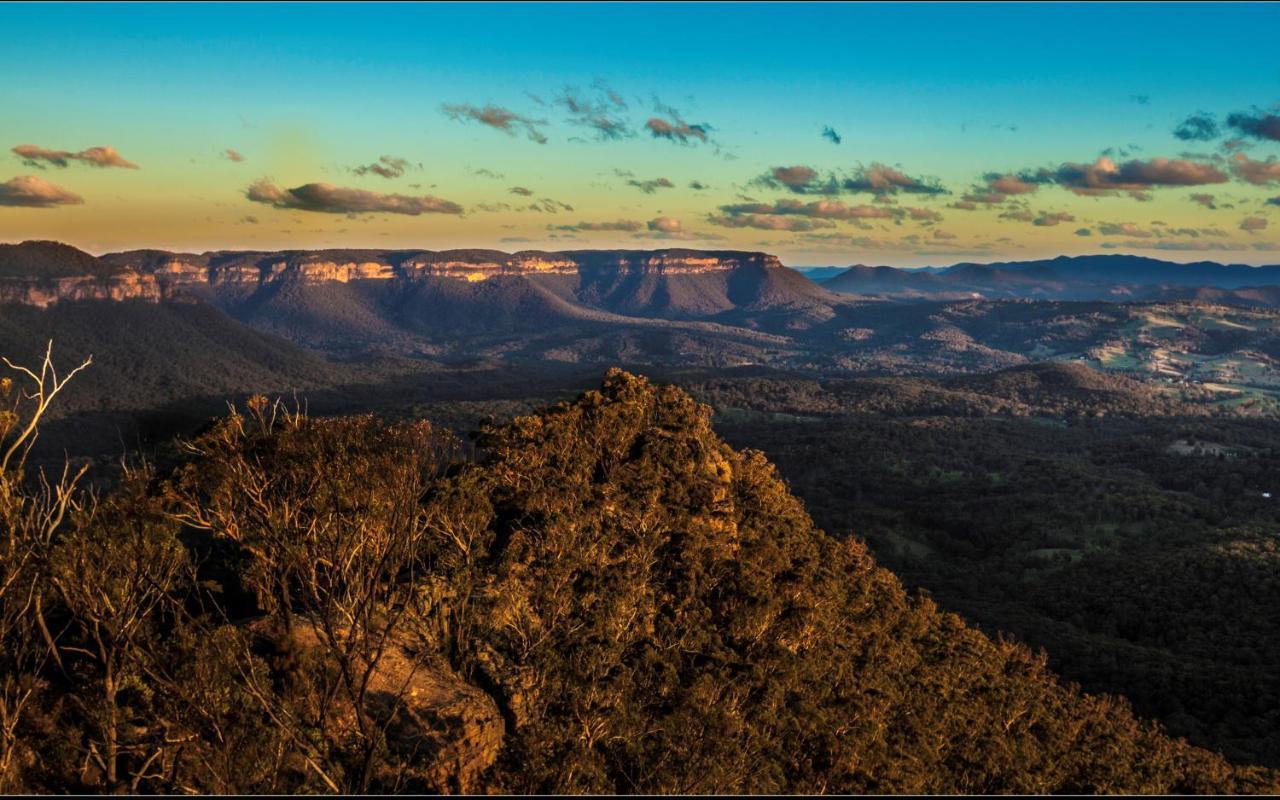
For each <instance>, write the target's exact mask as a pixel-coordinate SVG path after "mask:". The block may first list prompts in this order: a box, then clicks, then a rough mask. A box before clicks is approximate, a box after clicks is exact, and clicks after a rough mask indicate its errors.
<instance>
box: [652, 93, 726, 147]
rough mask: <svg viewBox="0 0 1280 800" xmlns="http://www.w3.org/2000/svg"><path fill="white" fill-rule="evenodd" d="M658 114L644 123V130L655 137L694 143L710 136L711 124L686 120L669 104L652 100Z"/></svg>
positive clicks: (705, 139)
mask: <svg viewBox="0 0 1280 800" xmlns="http://www.w3.org/2000/svg"><path fill="white" fill-rule="evenodd" d="M654 105H655V106H656V108H657V110H658V116H653V117H650V118H649V120H648V122H646V123H645V124H644V127H645V129H646V130H648V131H649V134H650V135H651V136H653V138H655V139H666V140H668V141H672V142H677V143H679V144H695V143H697V142H703V143H705V142H707V141H708V140H709V139H710V136H711V126H710V125H708V124H707V123H705V122H699V123H696V124H693V123H689V122H686V121H685V119H684V117H683V116H682V115H681V114H680V112H679V111H676V110H675V109H674V108H672V107H670V106H664V105H663V104H662V103H659V102H657V101H656V100H655V101H654Z"/></svg>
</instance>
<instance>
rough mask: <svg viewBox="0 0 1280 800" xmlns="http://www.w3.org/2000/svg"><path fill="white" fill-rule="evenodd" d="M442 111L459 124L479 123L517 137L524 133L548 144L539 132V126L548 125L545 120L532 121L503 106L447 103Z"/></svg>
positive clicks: (538, 141) (531, 139)
mask: <svg viewBox="0 0 1280 800" xmlns="http://www.w3.org/2000/svg"><path fill="white" fill-rule="evenodd" d="M440 110H441V111H443V112H444V113H445V115H446V116H448V117H449V119H452V120H456V121H458V122H468V121H469V122H478V123H480V124H481V125H487V126H489V127H490V128H495V129H497V130H500V131H502V132H503V133H505V134H507V135H508V136H515V135H516V132H517V131H524V134H525V136H526V137H527V138H528V139H529V140H530V141H533V142H537V143H538V144H546V143H547V137H546V136H544V135H543V133H542V131H540V130H538V126H539V125H546V124H547V121H546V120H544V119H530V118H529V117H522V116H520V115H519V114H517V113H515V112H514V111H511V110H509V109H506V108H503V107H501V106H493V105H489V106H485V107H484V108H480V107H477V106H473V105H467V104H466V103H445V104H444V105H442V106H440Z"/></svg>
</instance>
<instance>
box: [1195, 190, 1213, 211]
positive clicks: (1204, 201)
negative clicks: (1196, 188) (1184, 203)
mask: <svg viewBox="0 0 1280 800" xmlns="http://www.w3.org/2000/svg"><path fill="white" fill-rule="evenodd" d="M1190 197H1191V202H1193V203H1199V204H1200V205H1202V206H1204V207H1205V208H1207V209H1209V210H1211V211H1212V210H1214V209H1216V208H1217V207H1218V206H1217V205H1216V204H1215V203H1214V202H1213V195H1211V194H1204V193H1202V192H1196V193H1194V194H1192V195H1191V196H1190Z"/></svg>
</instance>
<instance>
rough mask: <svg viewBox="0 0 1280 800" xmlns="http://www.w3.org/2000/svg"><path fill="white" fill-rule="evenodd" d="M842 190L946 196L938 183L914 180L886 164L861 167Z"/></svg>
mask: <svg viewBox="0 0 1280 800" xmlns="http://www.w3.org/2000/svg"><path fill="white" fill-rule="evenodd" d="M840 186H841V188H842V189H844V190H845V191H848V192H873V193H875V194H896V193H898V192H899V191H901V192H906V193H908V194H946V191H947V190H946V189H943V188H942V187H941V186H940V185H938V183H937V182H936V181H930V180H924V179H919V178H912V177H911V176H909V175H907V174H906V173H904V172H901V171H899V170H897V169H894V168H893V167H889V166H886V165H884V164H877V163H873V164H872V165H871V166H869V167H859V168H858V169H857V170H856V171H855V172H854V173H853V175H852V176H851V177H848V178H845V179H843V180H842V181H841V184H840Z"/></svg>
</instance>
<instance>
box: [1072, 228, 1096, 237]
mask: <svg viewBox="0 0 1280 800" xmlns="http://www.w3.org/2000/svg"><path fill="white" fill-rule="evenodd" d="M1092 235H1093V231H1091V230H1089V229H1088V228H1076V236H1092Z"/></svg>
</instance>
